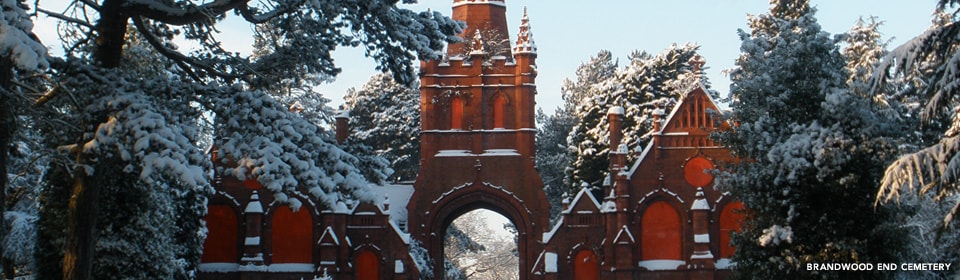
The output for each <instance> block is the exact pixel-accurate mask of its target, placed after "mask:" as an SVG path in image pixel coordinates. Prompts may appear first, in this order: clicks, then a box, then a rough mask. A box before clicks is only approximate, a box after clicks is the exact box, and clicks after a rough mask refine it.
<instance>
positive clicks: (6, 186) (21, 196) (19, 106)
mask: <svg viewBox="0 0 960 280" xmlns="http://www.w3.org/2000/svg"><path fill="white" fill-rule="evenodd" d="M28 9H29V6H28V5H27V1H17V0H2V1H0V219H2V221H3V223H2V224H0V240H3V244H2V245H3V246H0V257H2V266H0V276H3V277H4V278H13V277H14V276H17V275H18V273H21V272H23V271H25V270H26V271H29V270H30V268H31V266H32V264H33V262H32V256H31V255H32V252H30V251H28V250H29V249H30V248H31V247H32V246H31V245H32V244H33V242H30V241H29V240H25V239H27V238H29V236H30V235H31V234H32V233H33V232H34V231H33V220H36V212H35V207H32V205H30V204H29V202H27V201H29V200H30V199H33V198H34V197H36V190H37V188H36V185H31V184H29V183H27V182H28V181H30V180H32V179H35V178H37V177H39V175H36V173H34V171H35V170H33V169H34V167H36V166H39V165H42V163H43V161H40V162H37V161H31V160H30V158H31V157H32V156H33V155H32V154H30V152H32V151H34V149H33V148H34V147H35V146H33V145H31V144H32V143H29V142H26V141H29V140H32V139H30V138H29V137H25V136H26V135H35V134H34V132H35V130H33V129H30V128H29V127H28V126H27V123H28V122H30V121H31V119H29V118H24V117H22V116H23V115H24V114H25V110H31V108H30V107H31V106H29V105H27V104H29V103H28V102H24V101H25V98H24V95H25V94H26V93H27V92H30V89H27V88H25V87H24V85H30V84H33V82H30V81H26V79H25V77H28V76H30V75H31V74H33V73H36V72H37V71H40V70H44V69H46V68H47V67H49V62H48V60H47V50H46V48H45V47H44V46H43V44H41V43H40V42H39V40H38V39H37V37H36V36H35V35H34V34H33V22H32V20H31V19H30V15H29V14H28V12H27V11H28ZM16 84H19V85H16ZM34 139H35V138H34ZM8 194H11V195H12V197H10V198H8V197H7V195H8ZM8 201H12V203H7V202H8ZM8 210H10V212H7V211H8ZM21 242H22V243H21Z"/></svg>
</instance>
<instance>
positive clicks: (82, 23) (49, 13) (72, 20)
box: [36, 7, 94, 29]
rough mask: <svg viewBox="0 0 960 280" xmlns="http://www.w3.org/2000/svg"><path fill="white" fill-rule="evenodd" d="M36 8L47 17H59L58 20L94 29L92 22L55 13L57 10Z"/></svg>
mask: <svg viewBox="0 0 960 280" xmlns="http://www.w3.org/2000/svg"><path fill="white" fill-rule="evenodd" d="M36 9H37V12H41V13H43V14H45V15H47V16H48V17H52V18H57V19H60V20H63V21H66V22H69V23H75V24H77V25H80V26H83V27H86V28H90V29H94V27H93V24H90V23H89V22H86V21H83V20H79V19H75V18H72V17H68V16H66V15H64V14H61V13H57V12H53V11H48V10H45V9H43V8H40V7H36Z"/></svg>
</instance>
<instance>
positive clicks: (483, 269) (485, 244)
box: [443, 211, 519, 279]
mask: <svg viewBox="0 0 960 280" xmlns="http://www.w3.org/2000/svg"><path fill="white" fill-rule="evenodd" d="M483 213H484V212H483V211H471V212H467V213H466V214H463V215H462V216H460V217H458V218H457V219H456V220H454V221H453V223H452V224H451V226H450V227H449V228H448V230H447V235H446V237H445V238H444V250H443V253H444V255H445V257H446V259H447V260H449V261H450V262H451V263H452V264H453V266H454V267H456V268H457V270H458V271H459V272H460V274H461V275H462V277H463V278H462V279H517V275H519V272H518V271H517V268H518V267H519V263H518V261H519V257H518V256H517V255H515V253H516V248H517V244H516V242H515V241H514V238H515V234H516V232H513V233H514V236H513V237H511V236H508V235H504V234H501V233H498V232H495V231H493V230H492V229H491V228H489V227H488V226H487V218H486V217H485V216H483V215H484V214H483ZM448 279H454V278H448Z"/></svg>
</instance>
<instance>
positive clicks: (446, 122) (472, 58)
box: [407, 0, 550, 279]
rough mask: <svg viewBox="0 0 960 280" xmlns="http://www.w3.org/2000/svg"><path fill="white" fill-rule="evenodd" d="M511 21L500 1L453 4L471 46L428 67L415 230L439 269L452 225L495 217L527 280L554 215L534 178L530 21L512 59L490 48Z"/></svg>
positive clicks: (453, 49) (423, 77)
mask: <svg viewBox="0 0 960 280" xmlns="http://www.w3.org/2000/svg"><path fill="white" fill-rule="evenodd" d="M505 13H506V6H505V3H504V1H503V0H455V1H453V17H454V19H456V20H460V21H464V22H466V23H467V28H466V29H465V31H464V34H461V36H462V37H464V38H465V40H464V42H463V43H459V44H451V45H450V46H449V47H448V51H447V56H446V57H445V58H444V59H443V60H440V61H425V62H422V63H421V72H420V82H421V88H420V93H421V95H420V106H421V118H422V121H421V124H422V127H421V141H422V142H421V153H420V162H421V168H420V174H419V176H418V177H417V181H416V183H415V184H414V189H415V190H414V194H413V196H412V199H411V201H410V202H409V204H408V205H407V209H408V213H409V226H408V228H409V230H410V233H411V234H412V236H413V237H414V238H416V239H418V240H420V241H421V242H423V244H424V246H426V247H427V249H428V250H429V251H430V254H431V257H432V258H433V259H434V260H435V261H438V260H440V261H442V259H443V257H442V249H443V248H442V246H443V245H442V244H443V242H442V239H443V237H444V233H445V232H446V228H447V226H449V225H450V223H451V222H452V221H453V220H454V219H456V218H457V217H458V216H460V215H462V214H464V213H466V212H469V211H472V210H475V209H481V208H482V209H488V210H492V211H495V212H498V213H500V214H502V215H504V216H505V217H507V218H509V219H510V220H511V221H512V222H513V223H514V224H515V225H516V226H517V230H518V234H519V239H520V245H519V248H518V249H519V253H520V257H519V258H520V273H521V274H520V279H530V278H532V275H528V273H531V266H532V264H530V263H528V262H529V260H534V259H536V257H537V254H539V253H540V252H541V250H542V248H540V247H541V245H540V237H541V234H542V233H543V232H544V229H545V228H546V227H547V225H548V222H549V221H548V215H546V214H545V213H549V210H550V209H549V207H550V206H549V205H548V203H547V200H546V196H545V195H544V193H543V182H542V180H541V179H540V176H539V174H538V173H537V171H536V169H535V168H534V153H535V150H534V139H535V135H536V131H537V129H536V124H535V115H534V112H535V104H536V102H535V101H534V97H535V95H536V84H535V83H534V80H535V78H536V67H535V61H536V57H537V53H536V45H535V44H534V42H533V38H532V34H531V33H530V26H529V21H528V19H527V16H526V11H524V15H523V20H522V23H521V26H520V31H519V33H518V36H517V39H516V41H515V44H514V46H513V47H512V49H510V48H507V49H506V51H504V50H503V49H501V50H497V49H492V48H491V47H490V46H497V44H496V42H489V41H485V40H501V41H502V40H504V39H505V38H509V34H508V33H507V23H506V14H505ZM485 36H486V37H487V38H485ZM499 36H502V38H497V37H499ZM490 37H493V38H490ZM507 44H509V42H507ZM501 46H502V44H501ZM434 267H442V265H439V263H437V264H435V266H434ZM436 273H437V275H438V276H439V275H440V273H442V270H441V269H436Z"/></svg>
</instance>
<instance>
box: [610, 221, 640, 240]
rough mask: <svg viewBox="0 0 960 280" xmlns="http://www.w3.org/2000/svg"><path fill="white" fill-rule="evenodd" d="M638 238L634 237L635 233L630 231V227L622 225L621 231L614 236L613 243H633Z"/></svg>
mask: <svg viewBox="0 0 960 280" xmlns="http://www.w3.org/2000/svg"><path fill="white" fill-rule="evenodd" d="M636 242H637V240H636V239H634V238H633V233H632V232H630V229H629V228H627V226H626V225H624V226H623V227H620V232H617V237H614V238H613V244H633V243H636Z"/></svg>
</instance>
